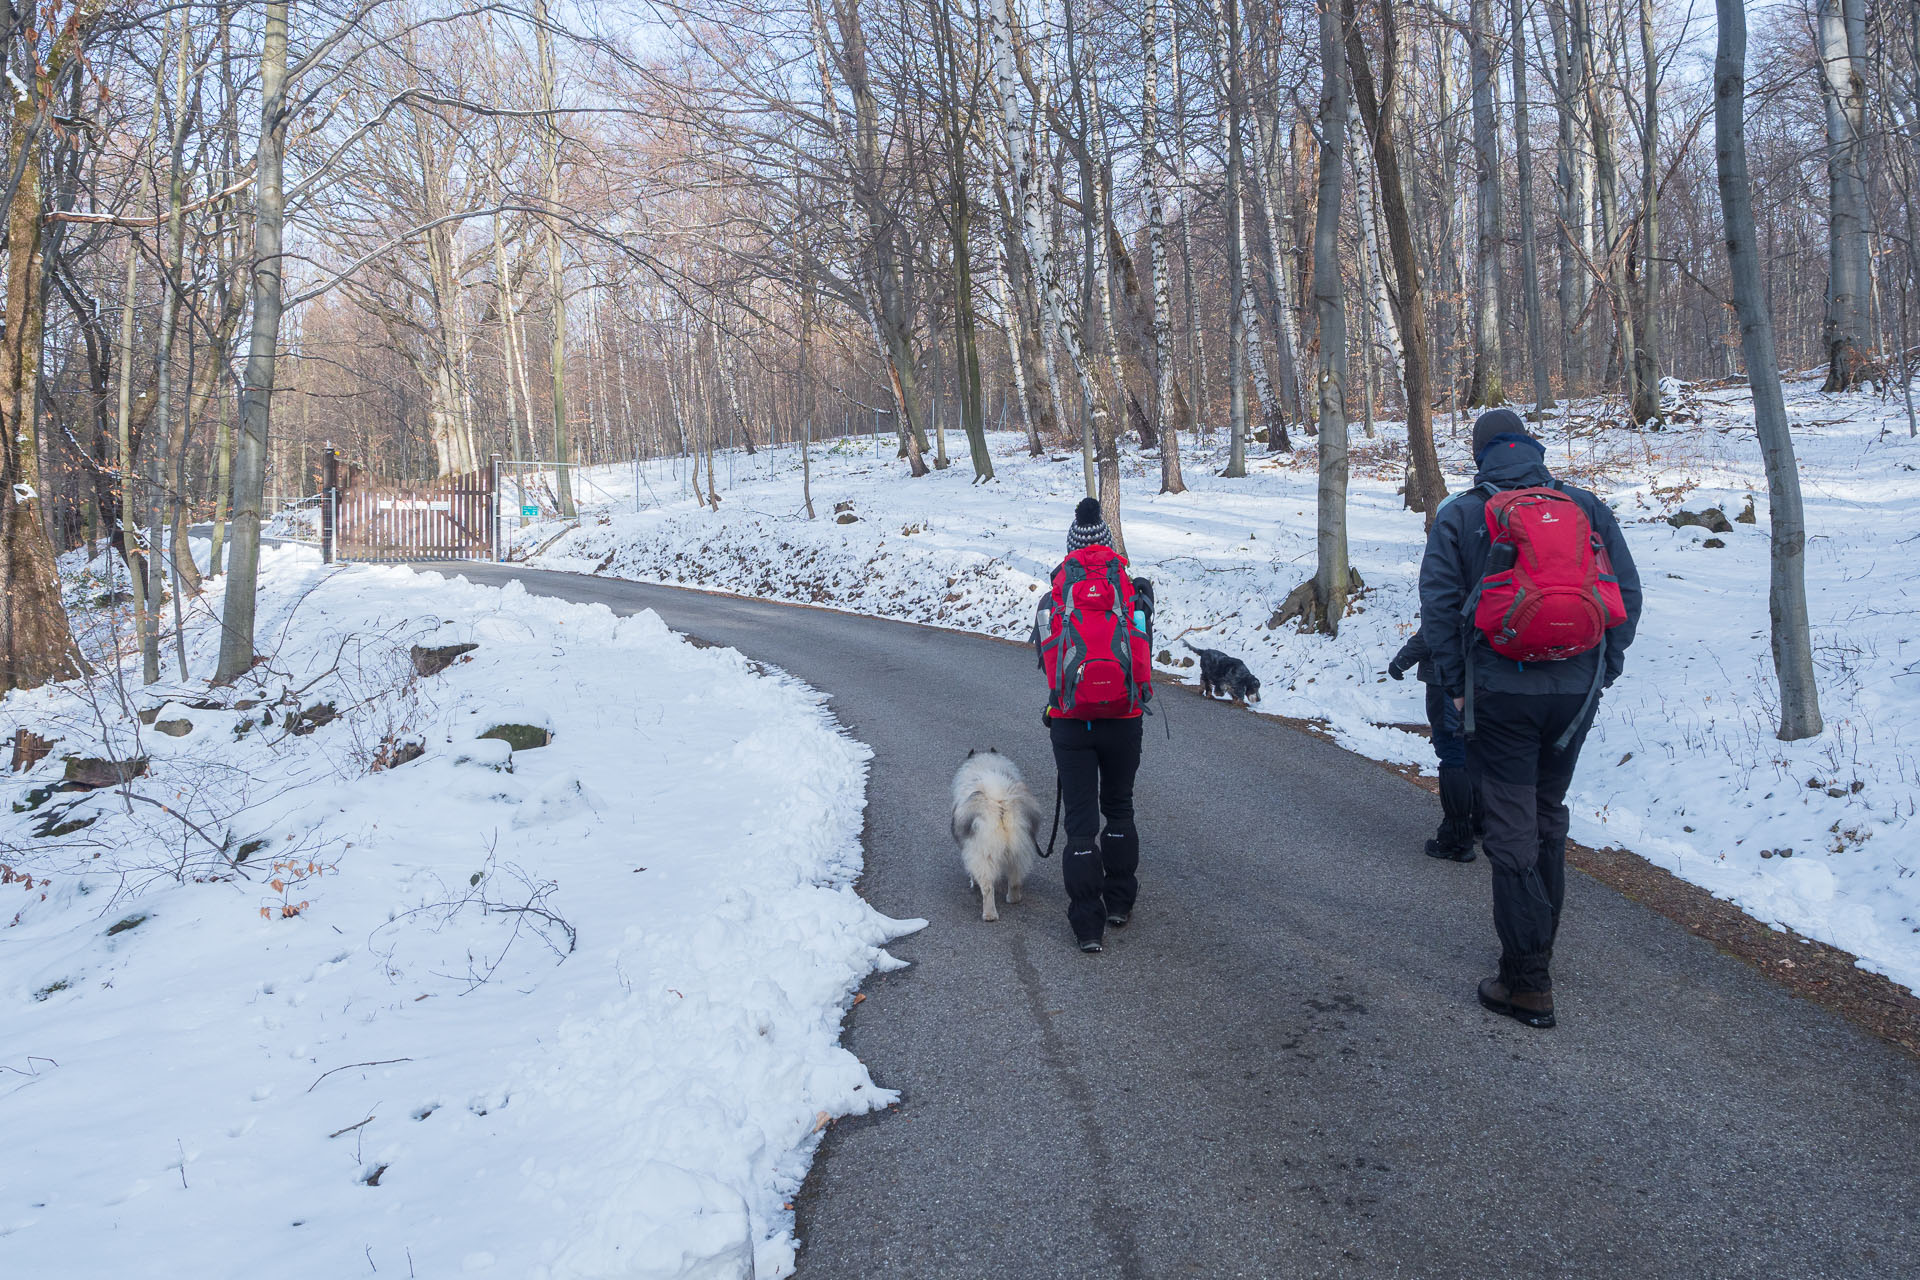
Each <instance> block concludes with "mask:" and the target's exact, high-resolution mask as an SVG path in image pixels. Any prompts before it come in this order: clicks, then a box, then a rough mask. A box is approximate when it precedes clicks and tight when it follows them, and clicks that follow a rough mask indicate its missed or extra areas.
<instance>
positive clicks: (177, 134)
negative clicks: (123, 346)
mask: <svg viewBox="0 0 1920 1280" xmlns="http://www.w3.org/2000/svg"><path fill="white" fill-rule="evenodd" d="M191 47H192V34H191V30H190V26H189V24H188V23H186V22H185V21H182V22H181V24H180V48H179V51H178V55H177V62H176V65H175V71H174V126H173V133H172V136H171V137H170V138H168V140H167V220H166V227H167V238H166V242H165V247H164V249H163V250H162V252H163V253H164V255H165V258H164V261H162V263H161V271H160V334H159V350H158V352H157V354H156V357H155V369H156V370H157V374H156V378H155V386H154V409H153V413H154V416H153V423H152V426H151V427H150V428H149V430H148V436H149V440H148V448H147V504H146V505H147V521H146V523H147V531H148V532H147V536H148V538H149V539H151V546H152V548H153V550H154V551H155V552H158V551H159V549H160V546H161V533H160V531H161V528H162V526H163V524H166V525H177V524H178V523H179V521H177V520H171V519H165V520H163V517H162V514H161V513H162V508H163V504H164V506H165V507H167V508H174V507H177V506H178V505H179V494H178V491H177V489H176V490H175V491H174V492H173V493H172V494H171V495H169V493H168V488H167V486H166V484H165V483H164V481H163V479H162V477H163V476H164V474H165V463H166V459H167V457H178V456H179V454H180V452H182V451H184V449H185V447H186V439H185V432H184V431H175V430H174V426H173V422H174V406H173V400H174V395H173V383H174V378H173V340H174V337H175V335H176V332H177V330H178V329H179V317H180V289H181V282H180V257H181V252H182V249H183V248H184V247H185V244H186V223H185V220H184V219H183V217H182V216H181V212H180V207H181V205H182V204H184V203H185V202H186V173H185V167H184V165H183V163H182V159H183V157H182V152H183V150H184V149H185V146H186V138H187V125H188V116H189V113H190V105H189V103H188V102H187V61H188V53H189V51H190V50H191ZM154 78H155V88H158V87H159V69H158V68H157V67H156V68H155V77H154ZM156 97H158V95H156ZM182 398H183V399H185V400H187V401H189V402H191V400H192V389H191V388H189V389H188V394H187V395H186V396H184V397H182ZM168 514H169V515H171V514H172V512H171V511H169V512H168ZM177 532H178V531H177V530H176V534H177ZM183 550H185V547H184V545H183V539H181V538H179V537H178V536H176V537H175V538H174V540H173V542H172V544H171V546H170V548H169V554H170V558H171V559H172V560H173V561H174V564H175V566H176V567H175V569H174V572H173V577H174V580H175V591H174V594H175V601H174V604H175V610H176V612H177V611H178V608H179V599H178V596H179V586H180V577H181V575H180V571H179V569H178V567H177V566H178V563H179V556H180V554H181V553H182V551H183ZM141 639H142V644H141V651H140V652H141V668H142V675H143V678H144V679H145V682H146V683H147V684H153V683H155V682H156V681H158V680H159V679H160V628H159V627H158V626H155V627H151V628H149V629H148V631H147V634H146V635H145V636H143V637H142V638H141ZM185 657H186V648H185V638H184V637H182V639H181V661H182V663H183V665H184V663H185ZM181 678H182V679H185V672H184V670H183V671H182V676H181Z"/></svg>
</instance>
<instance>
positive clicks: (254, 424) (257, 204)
mask: <svg viewBox="0 0 1920 1280" xmlns="http://www.w3.org/2000/svg"><path fill="white" fill-rule="evenodd" d="M287 8H288V0H267V6H266V31H265V40H264V42H263V44H262V46H261V52H260V146H259V149H258V151H257V152H256V153H255V158H254V209H253V322H252V334H251V337H250V339H249V343H248V350H247V369H246V375H245V377H246V380H245V382H244V383H243V384H242V386H241V389H240V446H239V450H238V452H237V454H236V456H235V459H234V477H233V558H232V563H231V565H230V567H229V568H228V570H227V596H226V603H225V605H224V612H223V616H222V619H221V621H222V626H221V632H220V665H219V668H218V670H217V672H216V674H215V679H217V680H219V681H220V682H221V683H223V684H224V683H230V682H232V681H234V680H237V679H238V678H239V677H240V676H241V675H243V674H245V673H246V671H247V670H248V669H249V668H251V667H252V666H253V622H254V595H255V592H256V590H257V589H258V586H259V579H260V505H261V501H262V498H263V497H264V495H265V491H266V485H267V439H268V430H269V428H270V426H271V424H272V415H273V375H274V357H275V355H276V353H277V351H278V348H279V344H280V309H281V304H282V296H281V290H280V240H281V232H282V228H283V225H284V223H285V220H286V198H285V193H284V191H283V190H282V189H281V170H282V166H283V163H284V159H285V155H286V145H287Z"/></svg>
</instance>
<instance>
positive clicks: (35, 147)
mask: <svg viewBox="0 0 1920 1280" xmlns="http://www.w3.org/2000/svg"><path fill="white" fill-rule="evenodd" d="M98 12H99V7H98V5H97V4H95V5H91V6H89V7H88V8H85V9H82V10H81V11H80V12H79V13H78V14H76V15H75V16H74V18H73V19H72V21H71V23H70V25H69V26H68V28H67V29H66V31H65V32H63V33H62V34H61V35H60V36H59V37H58V38H57V39H56V41H55V43H54V48H53V52H52V55H51V57H50V58H49V59H48V63H47V67H46V75H47V78H48V79H49V80H51V81H52V82H53V83H55V84H58V82H59V80H60V79H61V77H62V74H63V73H64V72H65V71H66V70H67V69H68V67H69V65H70V64H71V63H72V61H73V59H74V58H75V57H76V56H77V55H78V53H79V46H80V43H81V36H82V34H83V33H84V31H85V30H86V29H87V28H88V27H89V26H91V23H92V19H93V18H94V17H95V16H97V14H98ZM15 84H16V86H17V85H18V81H17V80H16V81H15ZM8 97H9V99H10V100H11V102H12V111H11V114H12V119H11V121H10V122H9V123H10V126H11V127H10V130H9V133H10V136H11V146H10V147H9V148H8V151H7V173H8V174H9V175H10V176H12V177H13V178H14V179H15V183H16V185H15V186H14V189H13V198H12V200H11V201H10V202H9V204H8V206H7V265H6V285H7V299H6V311H5V322H6V326H5V331H4V335H0V692H4V691H5V690H9V689H32V688H37V687H38V686H40V685H43V684H45V683H47V682H48V681H49V680H59V679H64V678H66V677H68V676H73V675H77V674H79V672H80V671H81V670H82V663H81V660H80V656H79V652H78V650H77V649H75V647H74V643H73V636H72V634H71V632H69V631H68V629H67V611H66V608H65V607H64V606H63V605H62V604H61V601H60V579H59V573H58V570H57V568H56V565H55V561H54V549H53V542H52V539H50V538H49V537H48V535H47V524H46V521H45V520H44V519H43V518H42V507H41V504H42V503H43V502H44V501H46V498H45V495H44V494H43V492H42V490H43V487H44V482H43V480H42V477H41V473H40V426H39V413H38V401H39V385H40V357H41V338H42V334H43V327H44V325H45V323H46V306H45V296H46V295H45V290H44V286H43V283H42V251H43V240H42V229H41V228H42V224H41V221H40V214H41V208H40V182H41V164H42V159H41V146H40V143H41V137H42V134H43V132H44V128H45V126H44V122H43V118H42V112H43V111H44V110H46V109H49V108H50V106H51V102H50V100H49V99H43V98H42V97H41V95H40V94H39V92H38V91H37V90H29V91H25V92H22V91H20V90H19V89H18V88H16V89H13V90H10V91H9V94H8Z"/></svg>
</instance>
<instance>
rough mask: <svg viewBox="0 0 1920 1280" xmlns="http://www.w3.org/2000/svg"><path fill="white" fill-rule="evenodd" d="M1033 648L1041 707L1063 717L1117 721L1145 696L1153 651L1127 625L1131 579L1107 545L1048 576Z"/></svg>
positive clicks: (1136, 709) (1134, 711)
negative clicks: (1039, 634)
mask: <svg viewBox="0 0 1920 1280" xmlns="http://www.w3.org/2000/svg"><path fill="white" fill-rule="evenodd" d="M1049 604H1050V608H1049V610H1048V613H1049V617H1050V621H1049V622H1048V624H1047V628H1046V635H1045V637H1044V638H1043V639H1042V641H1041V645H1040V662H1041V665H1042V666H1043V667H1044V668H1045V669H1046V673H1047V688H1048V689H1049V690H1050V691H1051V696H1050V697H1049V699H1048V705H1049V706H1050V707H1051V708H1052V710H1053V714H1055V715H1056V716H1060V717H1062V718H1064V719H1068V720H1124V719H1128V718H1130V717H1133V716H1137V715H1139V714H1140V713H1141V712H1142V711H1143V710H1144V709H1145V708H1146V705H1147V703H1148V702H1149V701H1150V700H1151V699H1152V698H1153V683H1152V681H1153V654H1152V651H1151V648H1150V646H1149V644H1148V640H1147V635H1146V632H1145V631H1144V630H1143V629H1142V628H1141V627H1139V626H1137V625H1136V624H1135V621H1134V608H1135V600H1134V591H1133V581H1132V579H1130V578H1129V577H1128V576H1127V562H1126V559H1125V557H1123V556H1121V555H1120V554H1119V553H1118V552H1116V551H1114V550H1113V548H1111V547H1102V546H1092V547H1082V548H1081V549H1080V550H1078V551H1075V552H1073V553H1071V554H1070V555H1068V556H1067V558H1066V559H1065V560H1063V561H1061V562H1060V567H1059V568H1058V569H1055V570H1054V571H1053V595H1052V599H1051V600H1050V602H1049Z"/></svg>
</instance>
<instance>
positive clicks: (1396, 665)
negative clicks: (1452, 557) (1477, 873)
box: [1387, 631, 1482, 862]
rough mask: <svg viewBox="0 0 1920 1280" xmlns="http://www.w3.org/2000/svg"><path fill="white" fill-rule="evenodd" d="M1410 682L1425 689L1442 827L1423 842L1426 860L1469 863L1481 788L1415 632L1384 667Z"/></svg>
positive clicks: (1456, 718) (1455, 714)
mask: <svg viewBox="0 0 1920 1280" xmlns="http://www.w3.org/2000/svg"><path fill="white" fill-rule="evenodd" d="M1409 670H1412V671H1413V673H1414V678H1415V679H1417V680H1419V681H1420V682H1421V683H1423V684H1425V685H1426V686H1427V728H1428V729H1429V730H1430V731H1431V734H1432V736H1431V741H1432V743H1433V754H1434V758H1435V759H1437V760H1438V761H1439V762H1440V829H1439V830H1438V831H1436V832H1435V833H1434V834H1433V838H1432V839H1430V840H1428V841H1427V856H1428V857H1429V858H1448V859H1451V860H1452V861H1454V862H1472V861H1473V841H1474V837H1475V836H1477V835H1478V834H1479V833H1480V828H1481V826H1482V817H1481V813H1480V788H1479V785H1478V783H1476V782H1475V780H1474V777H1473V774H1472V772H1471V771H1469V770H1468V768H1467V740H1466V739H1465V738H1463V737H1462V736H1461V735H1460V712H1459V710H1458V709H1457V708H1456V707H1455V706H1454V705H1453V701H1452V700H1451V699H1450V698H1448V697H1447V696H1446V694H1444V693H1443V692H1441V690H1440V683H1439V681H1438V680H1437V679H1436V678H1435V677H1434V671H1433V660H1432V659H1431V658H1430V657H1429V656H1428V654H1427V642H1426V638H1425V637H1424V636H1423V635H1422V634H1421V633H1420V632H1418V631H1415V632H1414V633H1413V634H1412V635H1411V636H1409V637H1407V642H1406V643H1405V644H1403V645H1401V646H1400V652H1398V653H1396V654H1394V655H1393V661H1392V662H1389V663H1388V664H1387V674H1388V675H1390V676H1392V677H1393V678H1394V679H1395V680H1404V679H1406V678H1407V672H1408V671H1409Z"/></svg>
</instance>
